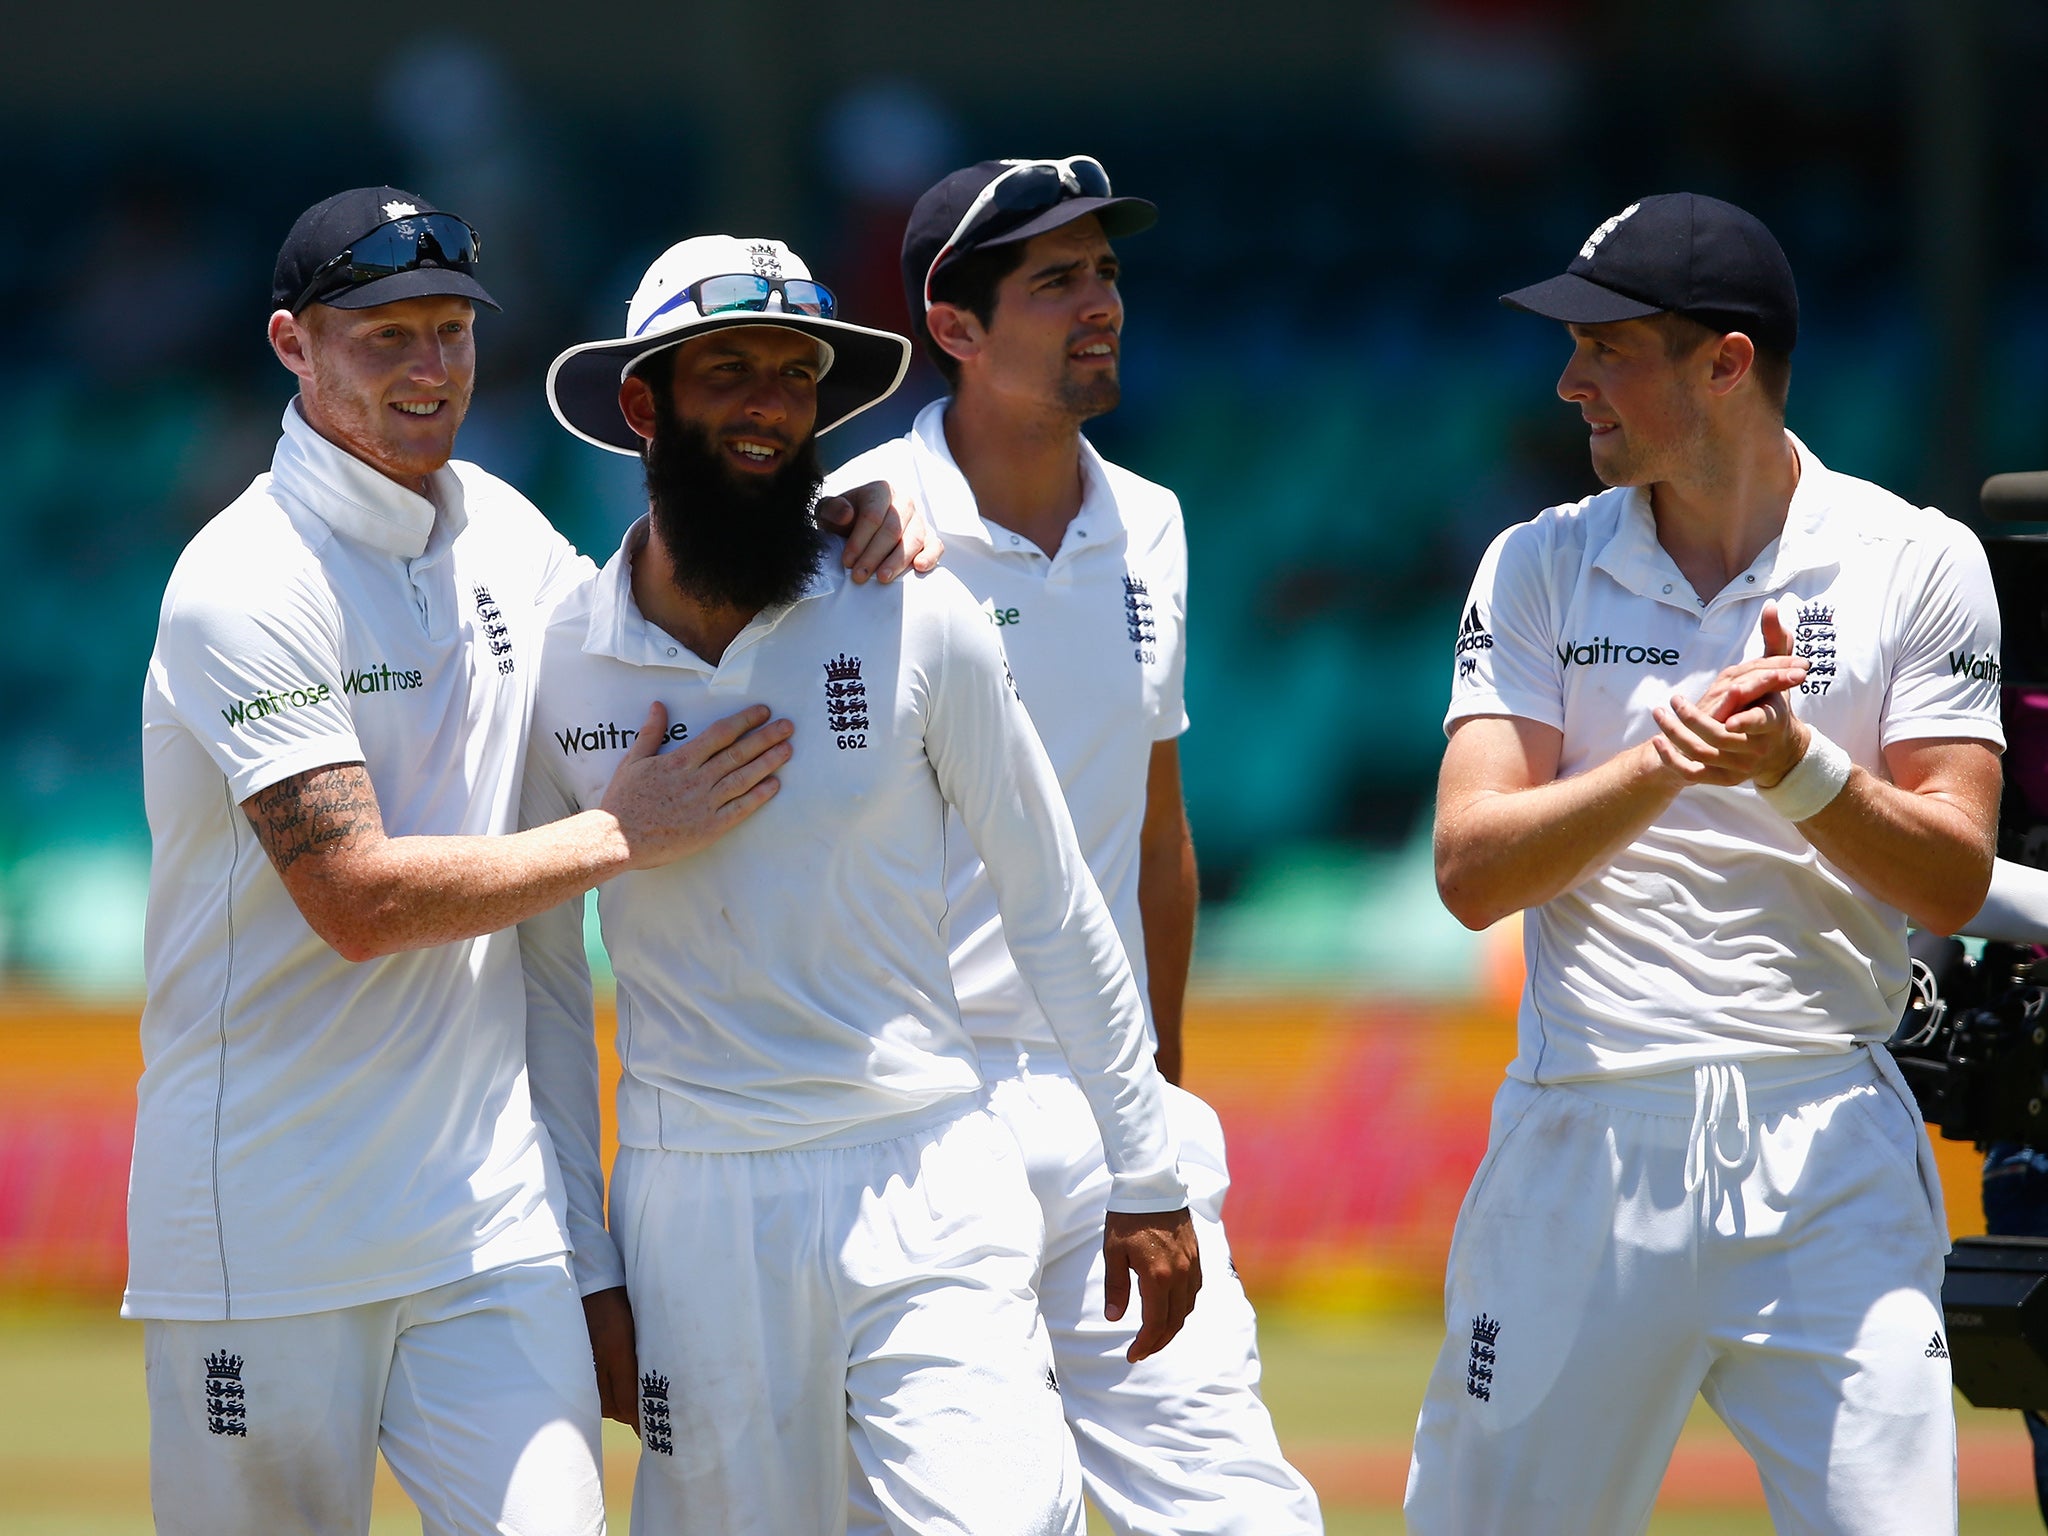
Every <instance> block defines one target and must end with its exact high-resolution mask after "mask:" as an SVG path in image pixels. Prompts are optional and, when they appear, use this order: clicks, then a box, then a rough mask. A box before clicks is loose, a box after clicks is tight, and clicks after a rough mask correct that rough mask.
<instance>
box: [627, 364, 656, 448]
mask: <svg viewBox="0 0 2048 1536" xmlns="http://www.w3.org/2000/svg"><path fill="white" fill-rule="evenodd" d="M619 410H620V411H621V412H623V413H624V415H625V418H626V425H627V426H629V427H631V428H632V429H633V430H634V431H635V432H637V433H639V434H640V435H641V436H642V437H644V438H646V439H647V440H648V441H650V442H652V441H653V439H654V410H655V406H654V391H653V390H652V389H651V388H649V387H648V383H647V381H646V380H645V379H643V378H641V377H640V375H639V374H637V373H629V374H627V375H626V376H625V378H623V379H621V380H620V381H619Z"/></svg>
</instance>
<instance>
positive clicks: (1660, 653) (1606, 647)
mask: <svg viewBox="0 0 2048 1536" xmlns="http://www.w3.org/2000/svg"><path fill="white" fill-rule="evenodd" d="M1557 659H1558V662H1559V664H1560V665H1562V666H1567V667H1598V666H1604V665H1607V664H1610V663H1613V662H1625V663H1626V664H1628V665H1629V666H1633V667H1643V666H1650V667H1675V666H1677V665H1678V652H1676V651H1674V650H1670V649H1667V648H1660V647H1658V646H1654V645H1631V644H1630V643H1629V642H1628V641H1626V640H1614V639H1610V638H1609V637H1608V636H1606V635H1596V636H1595V637H1594V638H1592V639H1591V640H1587V641H1585V642H1583V643H1581V644H1578V645H1574V644H1573V643H1572V642H1571V641H1569V640H1567V641H1565V642H1564V643H1563V644H1562V645H1560V646H1558V648H1557Z"/></svg>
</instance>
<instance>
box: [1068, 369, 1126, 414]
mask: <svg viewBox="0 0 2048 1536" xmlns="http://www.w3.org/2000/svg"><path fill="white" fill-rule="evenodd" d="M1057 393H1058V397H1059V403H1060V409H1061V410H1062V411H1064V412H1065V413H1066V414H1067V415H1069V416H1071V417H1073V418H1074V419H1075V420H1076V421H1093V420H1094V419H1095V418H1096V417H1097V416H1107V415H1108V414H1109V413H1110V412H1111V411H1113V410H1115V409H1116V408H1117V406H1118V405H1119V404H1121V403H1122V401H1123V397H1124V387H1123V384H1122V382H1121V381H1120V380H1119V379H1118V378H1117V376H1116V374H1115V373H1107V374H1099V375H1097V376H1096V377H1094V378H1077V377H1075V376H1074V375H1073V374H1072V373H1063V374H1062V375H1061V376H1060V382H1059V389H1058V392H1057Z"/></svg>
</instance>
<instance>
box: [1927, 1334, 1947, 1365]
mask: <svg viewBox="0 0 2048 1536" xmlns="http://www.w3.org/2000/svg"><path fill="white" fill-rule="evenodd" d="M1927 1358H1928V1359H1930V1360H1946V1359H1947V1358H1948V1345H1946V1344H1944V1343H1943V1342H1942V1339H1941V1335H1940V1334H1939V1333H1937V1334H1935V1336H1934V1337H1933V1338H1932V1339H1930V1340H1928V1342H1927Z"/></svg>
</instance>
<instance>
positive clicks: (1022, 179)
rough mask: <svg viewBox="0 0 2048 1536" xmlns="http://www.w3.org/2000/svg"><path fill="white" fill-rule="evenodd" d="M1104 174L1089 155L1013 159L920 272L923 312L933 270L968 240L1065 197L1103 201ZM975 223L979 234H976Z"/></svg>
mask: <svg viewBox="0 0 2048 1536" xmlns="http://www.w3.org/2000/svg"><path fill="white" fill-rule="evenodd" d="M1108 196H1109V172H1107V171H1105V170H1104V169H1103V168H1102V162H1101V161H1100V160H1097V159H1096V158H1095V157H1094V156H1093V155H1069V156H1067V157H1066V158H1065V159H1064V160H1018V161H1015V162H1013V163H1012V164H1011V165H1010V168H1009V169H1008V170H1006V171H1004V172H1003V173H1002V174H1000V175H999V176H997V177H996V178H995V179H994V180H993V181H991V182H990V183H989V184H988V185H987V186H985V187H983V188H982V189H981V191H980V192H979V193H977V194H976V196H975V199H974V201H973V202H971V203H969V204H968V205H967V212H966V213H964V214H962V215H961V216H960V222H959V223H958V224H957V225H955V226H954V227H953V233H952V234H951V235H950V236H949V237H948V238H947V240H946V243H945V244H944V245H942V246H940V247H939V254H938V255H936V256H934V257H933V258H932V264H931V265H930V266H929V267H927V268H925V273H924V307H925V313H927V314H929V313H931V307H932V279H933V278H934V277H935V276H937V275H938V270H939V267H940V266H941V265H942V264H943V263H944V262H945V260H946V258H947V257H948V256H950V255H952V254H953V252H954V251H955V250H957V249H959V247H961V246H962V245H964V244H967V243H968V242H969V239H970V237H971V236H973V235H974V234H976V233H978V232H985V231H986V230H987V228H988V226H989V225H991V224H994V223H996V222H997V221H998V220H999V219H1001V218H1003V217H1005V216H1007V215H1011V214H1018V213H1042V212H1044V211H1045V210H1046V209H1048V208H1051V207H1053V206H1054V205H1055V204H1057V203H1061V202H1064V201H1065V200H1066V199H1068V198H1070V197H1108ZM977 224H978V225H979V230H977V227H976V226H977Z"/></svg>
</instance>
